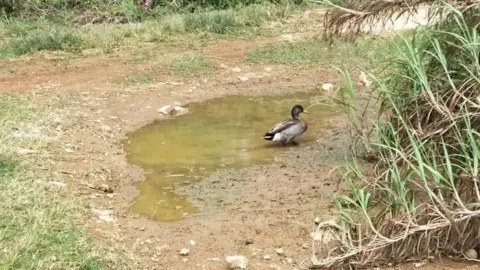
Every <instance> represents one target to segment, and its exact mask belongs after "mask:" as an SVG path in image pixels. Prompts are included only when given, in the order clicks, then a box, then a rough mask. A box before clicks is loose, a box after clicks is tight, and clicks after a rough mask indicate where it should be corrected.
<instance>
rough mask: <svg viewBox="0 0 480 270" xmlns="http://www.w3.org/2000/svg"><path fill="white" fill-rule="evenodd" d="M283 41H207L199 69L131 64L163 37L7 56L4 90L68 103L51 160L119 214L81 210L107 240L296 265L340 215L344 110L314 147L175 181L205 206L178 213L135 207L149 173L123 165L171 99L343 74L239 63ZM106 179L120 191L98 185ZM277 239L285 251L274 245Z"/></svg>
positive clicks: (92, 199) (160, 265)
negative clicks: (126, 141)
mask: <svg viewBox="0 0 480 270" xmlns="http://www.w3.org/2000/svg"><path fill="white" fill-rule="evenodd" d="M307 15H308V14H307ZM303 18H304V19H305V20H307V19H308V16H305V15H304V17H303ZM297 19H298V18H297ZM300 19H302V18H300ZM300 19H299V20H300ZM306 33H307V34H308V33H311V32H306ZM312 35H313V34H312ZM283 40H284V38H282V37H278V38H258V39H253V40H231V41H220V42H218V43H217V44H213V45H210V46H207V47H205V48H203V53H204V54H205V55H207V56H210V57H212V59H214V60H215V62H216V70H215V72H214V73H212V74H210V75H207V76H203V77H186V76H178V75H173V74H171V73H169V72H168V70H167V69H166V68H165V66H164V65H162V63H163V62H162V61H163V60H164V58H163V57H162V56H160V57H158V58H154V59H150V60H147V61H143V62H139V61H135V59H136V57H137V56H138V54H140V53H141V52H145V50H152V49H155V46H157V45H156V44H142V45H141V46H138V47H133V48H132V47H129V48H124V49H122V50H119V51H117V52H115V53H112V54H110V55H103V54H95V53H94V54H91V55H89V56H87V55H85V56H81V57H74V56H72V55H68V54H64V53H39V54H36V55H33V56H29V57H22V58H19V59H16V60H11V61H3V62H2V63H1V65H2V66H4V67H5V68H3V69H2V70H0V89H1V90H0V91H2V92H3V93H4V94H15V93H25V92H26V91H37V92H38V95H37V100H36V101H37V102H39V103H44V104H52V97H58V98H59V99H60V100H62V102H60V104H56V105H55V110H56V112H57V113H58V114H61V115H62V116H63V117H62V120H61V121H59V122H58V123H56V124H55V128H54V129H51V132H52V133H54V135H56V136H57V137H58V138H59V141H58V142H57V143H55V144H54V145H53V146H52V147H51V148H50V150H49V151H50V155H51V156H52V159H53V160H54V161H55V162H54V164H50V165H49V166H51V167H50V168H51V169H53V170H54V171H55V172H58V173H57V175H56V176H57V177H58V179H56V180H57V181H63V182H65V183H67V187H66V188H68V189H69V190H71V191H72V192H73V193H74V194H75V196H76V197H77V198H78V202H79V203H81V204H82V205H85V206H87V207H91V208H94V209H102V210H106V209H109V210H112V211H113V217H114V220H113V221H105V220H101V219H99V217H98V215H97V214H96V213H95V212H93V211H92V214H91V215H90V216H87V217H85V219H86V224H87V226H88V228H89V231H90V232H91V233H92V234H93V235H94V236H95V237H96V239H97V240H98V241H99V242H100V243H102V244H104V245H106V246H110V247H112V248H118V249H121V250H123V251H125V252H126V253H127V254H129V255H130V256H132V257H134V258H136V259H138V260H140V261H142V263H143V264H144V265H145V267H147V266H149V267H154V268H156V269H226V263H225V256H227V255H244V256H246V257H247V258H248V259H249V269H293V268H295V267H296V265H297V264H298V263H300V262H301V261H303V260H307V259H309V258H310V254H311V238H310V233H311V231H312V229H313V225H314V224H313V220H314V217H315V216H314V215H315V212H316V211H318V215H319V216H320V217H321V218H322V219H329V218H331V217H333V212H332V206H331V204H330V199H329V197H330V196H331V195H332V194H333V193H334V192H338V189H337V183H338V176H337V175H335V174H332V173H331V171H332V169H333V168H335V167H336V166H338V165H340V164H341V163H342V162H343V157H344V156H345V154H347V151H348V142H349V141H348V140H349V138H348V133H347V132H345V131H346V130H347V128H348V123H347V121H346V119H343V118H337V119H332V124H333V128H332V129H331V130H329V131H328V134H327V135H323V136H322V137H319V138H318V141H317V142H316V143H314V144H311V145H307V146H305V145H301V146H299V147H294V148H292V149H291V150H290V151H288V152H286V153H284V154H282V155H280V156H278V157H276V160H277V162H276V163H275V164H272V165H268V166H256V167H251V168H246V169H242V170H238V171H223V172H219V173H216V174H214V175H212V176H211V177H209V178H208V179H204V180H203V181H201V182H198V183H194V184H191V185H183V186H178V187H177V191H178V192H184V193H187V194H189V195H190V198H191V200H192V201H193V202H194V203H195V204H196V205H197V206H199V207H200V209H201V211H200V212H199V213H198V214H196V215H192V216H189V217H187V218H185V219H184V220H181V221H177V222H155V221H152V220H150V219H148V218H146V217H141V216H137V215H134V214H131V213H129V212H128V206H129V204H130V203H131V202H132V200H133V198H134V196H135V194H136V190H135V188H134V187H133V186H132V183H134V182H135V181H141V180H142V179H143V171H142V170H141V169H140V168H138V167H136V166H133V165H130V164H128V163H127V162H126V159H125V153H124V151H123V149H122V144H121V140H122V139H123V138H124V137H125V135H126V134H127V133H128V132H130V131H133V130H135V129H137V128H139V127H141V126H143V125H145V124H147V123H150V122H152V121H153V120H156V119H162V118H164V116H162V115H161V114H159V113H158V112H157V110H158V109H159V108H160V107H162V106H163V105H166V104H171V103H174V102H178V103H180V104H187V103H189V102H197V101H204V100H207V99H210V98H215V97H220V96H225V95H233V94H242V95H269V94H278V93H285V92H295V91H305V90H308V89H312V88H317V89H318V88H320V86H321V84H322V83H324V82H325V81H329V82H331V83H333V84H336V83H339V82H340V81H339V80H340V78H339V77H338V74H336V73H334V72H333V71H332V70H326V69H320V68H319V69H294V68H292V67H291V66H286V65H257V64H255V65H249V64H246V63H245V62H242V58H243V57H244V56H245V55H246V53H248V52H249V51H251V50H253V49H255V48H256V46H258V45H259V44H265V43H272V42H285V41H283ZM177 51H181V49H178V48H177ZM139 75H149V76H151V77H152V81H151V82H147V83H135V84H132V83H128V82H126V80H125V78H133V77H135V76H139ZM240 77H248V80H247V81H244V80H240ZM52 106H53V105H52ZM52 125H53V124H52ZM266 128H269V127H266ZM101 184H105V185H108V186H109V187H111V188H112V189H113V193H105V192H103V191H101V190H98V189H96V187H97V186H98V185H101ZM191 240H193V241H194V242H195V245H191V244H190V241H191ZM182 248H188V249H190V252H189V255H188V256H180V254H179V251H180V250H181V249H182ZM277 248H282V249H283V250H284V254H282V255H279V254H277V253H276V251H275V249H277ZM266 255H269V257H270V259H268V260H267V259H265V258H264V256H266ZM289 259H291V260H292V261H291V262H290V260H289ZM457 266H458V264H457V265H453V266H449V265H441V264H436V265H435V266H432V267H431V269H433V267H438V268H440V269H465V268H467V265H465V264H461V265H460V266H458V267H457ZM469 267H473V266H469ZM406 268H409V267H406ZM423 268H425V269H428V268H430V266H429V265H427V266H424V267H423ZM469 269H474V268H469Z"/></svg>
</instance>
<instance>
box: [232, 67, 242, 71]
mask: <svg viewBox="0 0 480 270" xmlns="http://www.w3.org/2000/svg"><path fill="white" fill-rule="evenodd" d="M232 71H233V72H240V71H242V69H241V68H239V67H234V68H232Z"/></svg>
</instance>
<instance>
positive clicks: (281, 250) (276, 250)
mask: <svg viewBox="0 0 480 270" xmlns="http://www.w3.org/2000/svg"><path fill="white" fill-rule="evenodd" d="M275 252H277V254H278V255H283V253H285V252H284V251H283V248H277V249H275Z"/></svg>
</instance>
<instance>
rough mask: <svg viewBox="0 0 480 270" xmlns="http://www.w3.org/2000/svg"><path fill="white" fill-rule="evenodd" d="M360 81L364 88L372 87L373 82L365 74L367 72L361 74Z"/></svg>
mask: <svg viewBox="0 0 480 270" xmlns="http://www.w3.org/2000/svg"><path fill="white" fill-rule="evenodd" d="M360 81H361V82H362V84H363V85H364V86H367V87H369V86H370V85H372V82H371V81H370V80H369V79H368V76H367V74H365V72H363V71H361V72H360Z"/></svg>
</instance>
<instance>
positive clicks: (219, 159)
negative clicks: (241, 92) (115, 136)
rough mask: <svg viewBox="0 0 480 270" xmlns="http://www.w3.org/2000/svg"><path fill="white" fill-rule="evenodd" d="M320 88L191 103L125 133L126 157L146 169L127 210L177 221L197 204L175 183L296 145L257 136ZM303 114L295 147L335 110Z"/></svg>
mask: <svg viewBox="0 0 480 270" xmlns="http://www.w3.org/2000/svg"><path fill="white" fill-rule="evenodd" d="M319 98H321V96H320V93H319V92H313V93H300V94H298V93H296V94H291V95H283V96H268V97H255V98H252V97H244V96H230V97H226V98H217V99H212V100H209V101H206V102H202V103H191V104H189V105H188V106H185V107H188V108H189V113H188V114H185V115H180V116H177V117H175V118H172V119H167V120H163V121H156V122H154V123H152V124H149V125H147V126H145V127H143V128H141V129H139V130H137V131H135V132H132V133H130V134H129V137H128V139H127V140H126V141H125V143H124V148H125V151H126V152H127V158H128V161H129V162H130V163H132V164H136V165H138V166H140V167H142V168H143V169H145V170H146V171H147V174H146V180H145V181H141V182H139V183H138V184H137V185H136V186H137V188H138V190H139V192H140V193H139V195H138V196H137V197H136V198H135V201H134V202H133V204H132V205H131V207H130V211H132V212H134V213H138V214H141V215H145V216H148V217H150V218H152V219H154V220H158V221H173V220H179V219H181V218H182V217H184V216H186V215H189V214H193V213H195V212H196V211H197V209H196V208H195V207H194V206H193V205H191V204H190V202H189V201H188V198H187V197H186V196H184V195H179V194H176V193H175V192H174V185H175V184H178V183H189V182H193V181H199V180H201V179H202V178H205V177H207V176H209V175H210V174H212V173H214V172H215V171H217V170H218V169H238V168H242V167H246V166H251V165H258V164H269V163H273V162H274V154H275V153H276V152H279V151H289V150H291V149H292V148H294V147H284V146H281V145H273V144H272V143H271V142H269V141H266V140H263V139H262V138H261V137H262V136H263V135H264V134H265V132H266V131H267V130H268V129H270V128H271V127H272V126H273V125H274V124H275V123H276V122H278V121H280V120H285V119H287V118H289V117H290V110H291V108H292V106H293V105H294V104H301V105H302V106H303V107H304V108H307V107H308V106H309V105H310V104H313V103H316V101H318V99H319ZM308 111H309V112H310V114H308V115H305V114H302V115H301V116H302V117H303V118H304V119H305V120H306V121H307V122H308V125H309V127H308V130H307V132H305V133H304V134H303V135H302V136H300V137H298V138H297V139H296V141H297V142H298V143H299V146H298V147H302V145H305V144H306V143H308V142H313V141H315V140H317V139H318V138H319V137H320V136H321V134H320V132H321V131H322V130H325V129H326V128H328V127H329V124H328V119H329V118H330V117H331V116H332V115H334V114H335V112H333V111H332V110H331V109H330V108H328V107H326V106H323V105H322V106H314V107H312V108H310V109H308Z"/></svg>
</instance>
